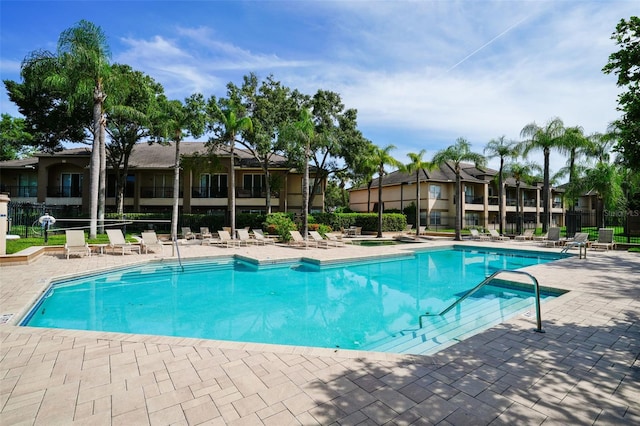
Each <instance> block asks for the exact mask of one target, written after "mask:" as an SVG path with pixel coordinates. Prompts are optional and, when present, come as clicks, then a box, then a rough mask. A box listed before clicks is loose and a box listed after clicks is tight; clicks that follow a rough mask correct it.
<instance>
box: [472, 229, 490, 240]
mask: <svg viewBox="0 0 640 426" xmlns="http://www.w3.org/2000/svg"><path fill="white" fill-rule="evenodd" d="M469 232H470V233H471V239H472V240H479V241H489V240H491V237H490V236H488V235H486V234H481V233H480V232H478V230H477V229H469Z"/></svg>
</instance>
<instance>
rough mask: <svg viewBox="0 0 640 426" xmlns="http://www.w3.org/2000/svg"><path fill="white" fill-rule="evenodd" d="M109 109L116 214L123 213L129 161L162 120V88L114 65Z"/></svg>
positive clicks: (108, 127)
mask: <svg viewBox="0 0 640 426" xmlns="http://www.w3.org/2000/svg"><path fill="white" fill-rule="evenodd" d="M109 84H110V85H114V86H117V87H118V90H109V91H110V93H112V96H111V106H110V107H109V108H108V113H107V117H108V121H107V122H108V125H107V133H108V134H109V137H110V143H109V144H107V147H106V148H107V161H108V163H109V165H110V166H111V168H112V169H113V170H115V172H116V211H117V212H118V213H119V214H123V213H124V195H125V194H124V190H125V185H126V180H127V175H128V172H129V157H130V156H131V153H132V152H133V150H134V149H135V146H136V144H137V143H138V142H140V141H142V140H144V139H145V138H148V137H149V136H151V129H152V128H153V120H154V119H156V118H158V117H159V116H160V111H159V109H158V108H159V106H158V98H159V97H160V96H161V95H162V94H163V88H162V86H161V85H160V84H159V83H156V82H155V81H154V80H153V79H152V78H151V77H149V76H147V75H145V74H143V73H142V72H140V71H134V70H133V69H132V68H131V67H129V66H128V65H119V64H114V65H113V66H112V78H111V79H110V82H109Z"/></svg>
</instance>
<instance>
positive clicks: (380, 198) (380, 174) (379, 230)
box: [376, 168, 384, 238]
mask: <svg viewBox="0 0 640 426" xmlns="http://www.w3.org/2000/svg"><path fill="white" fill-rule="evenodd" d="M383 174H384V173H383V170H382V168H380V172H379V173H378V235H377V236H376V238H382V210H383V208H382V175H383Z"/></svg>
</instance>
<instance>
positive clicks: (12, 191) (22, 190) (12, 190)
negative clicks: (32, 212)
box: [0, 185, 38, 198]
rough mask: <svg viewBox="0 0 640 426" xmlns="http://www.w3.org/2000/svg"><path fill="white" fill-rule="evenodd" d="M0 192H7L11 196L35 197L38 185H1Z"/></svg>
mask: <svg viewBox="0 0 640 426" xmlns="http://www.w3.org/2000/svg"><path fill="white" fill-rule="evenodd" d="M0 192H8V193H9V197H11V198H29V197H32V198H35V197H37V196H38V187H36V186H20V185H7V186H5V185H2V189H1V190H0Z"/></svg>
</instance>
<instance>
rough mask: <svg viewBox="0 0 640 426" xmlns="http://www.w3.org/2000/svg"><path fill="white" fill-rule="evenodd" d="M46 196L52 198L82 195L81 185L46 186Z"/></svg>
mask: <svg viewBox="0 0 640 426" xmlns="http://www.w3.org/2000/svg"><path fill="white" fill-rule="evenodd" d="M47 197H54V198H72V197H82V187H81V186H67V185H61V186H47Z"/></svg>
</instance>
